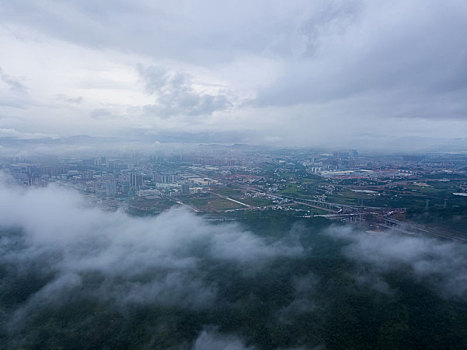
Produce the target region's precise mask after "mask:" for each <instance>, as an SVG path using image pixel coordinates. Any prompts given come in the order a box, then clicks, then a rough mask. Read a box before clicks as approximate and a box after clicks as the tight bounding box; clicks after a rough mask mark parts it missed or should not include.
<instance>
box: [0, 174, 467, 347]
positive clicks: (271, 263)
mask: <svg viewBox="0 0 467 350" xmlns="http://www.w3.org/2000/svg"><path fill="white" fill-rule="evenodd" d="M0 194H1V195H0V222H1V238H0V250H1V251H0V273H1V277H2V278H1V284H0V307H1V309H0V312H1V314H2V315H3V316H2V321H1V325H0V327H1V333H0V336H1V339H3V340H2V341H3V344H4V347H5V348H7V349H13V348H20V347H22V346H27V345H28V344H29V343H34V344H37V345H38V346H39V347H43V348H47V347H49V348H54V347H53V346H56V347H57V346H59V344H61V346H65V345H64V344H69V345H67V346H70V348H89V349H91V348H119V347H121V348H125V344H128V343H127V342H132V343H131V344H133V345H134V346H136V347H138V345H140V346H141V348H145V347H144V346H153V347H156V348H158V347H157V346H160V348H169V347H173V348H180V349H190V348H192V349H207V348H209V349H247V348H248V349H266V348H277V349H286V348H295V349H297V348H303V349H312V348H315V347H317V348H320V347H323V348H324V344H326V345H327V346H328V347H329V348H334V347H333V340H332V337H331V336H330V332H331V333H332V332H338V331H339V329H338V328H339V324H336V323H333V322H335V320H334V319H335V318H336V317H343V318H347V317H349V316H348V315H346V312H348V313H350V314H353V316H352V317H357V316H356V315H355V314H354V313H355V312H357V313H358V312H360V311H359V310H358V308H363V310H366V308H368V307H371V308H377V307H380V308H382V310H381V311H380V312H381V313H378V311H376V310H374V311H372V313H375V314H372V313H370V315H366V317H368V322H370V321H371V320H373V322H375V323H376V324H378V325H379V328H380V329H381V327H387V328H388V332H389V333H388V334H383V335H384V336H385V337H386V338H385V341H386V342H385V344H393V345H394V344H395V343H394V342H397V341H401V339H405V341H410V334H405V333H404V331H405V330H406V328H405V327H407V323H410V321H411V319H410V317H415V315H416V313H415V310H416V309H417V308H418V306H417V305H415V304H414V303H416V302H417V301H416V299H417V298H422V299H423V300H425V301H426V300H429V301H430V302H431V303H434V302H435V301H436V303H441V304H444V305H450V308H449V310H450V311H449V312H450V313H451V316H452V315H455V318H454V319H452V318H451V320H450V321H446V322H448V323H447V324H445V325H444V326H445V327H447V326H451V327H452V326H456V325H457V327H459V326H460V324H458V322H460V321H461V320H463V319H464V320H465V313H461V311H462V310H465V308H466V307H467V247H466V246H465V245H463V244H460V243H451V242H446V241H439V240H436V239H431V238H422V237H417V236H413V237H410V236H401V235H398V234H396V233H394V234H391V235H388V234H385V235H381V234H380V235H377V234H368V233H365V232H359V231H356V230H355V229H352V228H351V227H346V226H336V225H333V226H328V225H324V226H323V225H314V226H309V225H306V224H303V223H294V224H292V225H289V226H287V224H286V225H283V227H281V229H283V230H284V232H281V234H280V235H271V234H267V233H265V232H264V231H263V232H255V231H254V230H250V229H248V224H247V223H243V224H242V223H236V224H226V223H218V224H216V223H213V222H209V221H207V220H206V219H205V218H203V217H202V216H198V215H195V214H194V213H192V212H191V211H190V210H189V209H187V208H173V209H170V210H168V211H166V212H164V213H162V214H160V215H158V216H156V217H144V218H141V217H131V216H128V214H126V213H124V212H121V211H116V212H111V211H104V210H102V209H99V208H97V207H95V206H93V205H91V204H90V203H89V202H88V201H87V199H85V198H84V197H82V196H81V195H80V194H78V193H77V192H74V191H72V190H68V189H64V188H60V187H58V186H49V187H47V188H36V189H24V188H19V187H15V186H12V185H6V184H5V181H3V183H2V185H1V187H0ZM316 227H319V229H317V228H316ZM323 291H326V293H323ZM406 293H415V295H414V296H412V297H411V298H408V299H407V300H405V299H406V298H407V296H406V295H405V294H406ZM349 295H352V296H353V297H352V298H353V299H354V300H353V301H352V298H351V301H350V303H351V305H345V303H347V302H348V301H347V302H344V303H343V304H342V305H341V304H339V303H340V302H342V300H341V299H343V298H348V297H349ZM414 298H415V299H414ZM365 299H367V300H365ZM358 300H359V302H357V304H356V305H354V304H352V303H353V302H355V301H358ZM336 303H337V304H336ZM346 307H347V308H348V310H345V308H346ZM341 308H343V309H341ZM354 309H355V310H354ZM383 310H384V311H383ZM426 312H429V313H431V314H433V313H434V314H436V317H438V319H441V320H443V318H445V317H448V315H444V312H445V311H443V310H439V309H436V308H435V309H432V310H430V309H427V311H426ZM412 314H413V315H412ZM440 315H441V318H440ZM425 316H426V315H425ZM425 316H424V317H425ZM352 317H351V319H352ZM392 317H394V319H392ZM385 318H386V319H385ZM304 320H307V321H308V322H309V324H307V325H306V327H308V328H306V327H305V326H304V325H303V324H302V325H301V326H300V323H302V322H304ZM331 320H334V321H332V322H331ZM353 323H354V327H356V328H355V330H356V332H357V333H358V330H359V327H362V325H361V324H360V323H359V321H358V320H353ZM63 324H65V325H67V327H66V330H61V331H58V330H57V328H56V327H59V326H60V325H63ZM404 324H405V326H404ZM96 327H97V328H96ZM135 327H136V329H135ZM303 327H305V329H304V328H303ZM327 328H331V329H329V330H328V329H327ZM332 328H336V330H334V329H332ZM86 330H87V332H90V333H88V335H86V336H85V338H84V339H81V338H82V337H83V334H82V333H83V331H86ZM281 330H282V331H281ZM285 330H289V331H291V330H292V331H291V332H290V334H289V333H287V332H286V331H285ZM340 331H342V330H340ZM349 331H352V330H349ZM458 331H459V329H458ZM63 332H65V333H63ZM74 332H75V333H76V334H73V333H74ZM167 332H168V333H167ZM135 333H136V334H135ZM383 333H384V332H383ZM80 334H81V335H80ZM122 334H125V337H126V338H122V337H123V336H122ZM293 334H294V335H293ZM119 335H120V336H121V337H120V336H119ZM292 335H293V336H292ZM383 335H379V336H380V337H382V336H383ZM461 335H462V334H458V335H457V336H458V337H461ZM341 336H342V335H341ZM452 336H454V335H451V334H449V333H447V334H445V335H444V337H445V338H446V339H449V337H452ZM44 337H45V338H44ZM336 337H339V334H337V335H336ZM346 337H349V335H347V336H346ZM362 337H363V342H362V344H363V345H364V346H365V345H367V346H368V347H369V346H371V344H375V343H374V342H378V341H382V340H381V339H379V340H378V339H373V335H371V334H367V335H363V336H362ZM401 337H402V338H401ZM404 337H405V338H404ZM441 337H443V336H441ZM366 338H369V339H367V340H365V339H366ZM345 339H347V338H345ZM398 339H399V340H398ZM407 339H408V340H407ZM460 339H463V340H462V341H465V339H466V338H465V337H464V338H460ZM360 341H362V339H360ZM428 341H430V344H433V343H432V341H433V339H427V342H428ZM139 342H141V343H139ZM54 344H55V345H54ZM118 344H119V345H118ZM157 344H159V345H157ZM376 344H377V343H376ZM461 344H462V343H459V347H458V348H459V349H460V348H462V346H461ZM463 344H464V345H465V343H463ZM380 345H381V344H380ZM57 348H59V347H57ZM453 348H455V347H453Z"/></svg>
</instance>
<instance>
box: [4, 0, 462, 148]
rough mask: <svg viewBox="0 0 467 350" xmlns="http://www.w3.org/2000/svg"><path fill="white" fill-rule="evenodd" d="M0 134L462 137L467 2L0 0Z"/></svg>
mask: <svg viewBox="0 0 467 350" xmlns="http://www.w3.org/2000/svg"><path fill="white" fill-rule="evenodd" d="M0 21H1V25H0V46H1V48H2V49H1V50H0V140H12V139H13V140H16V139H19V140H29V139H39V138H43V137H51V138H60V137H70V136H75V135H89V136H93V137H116V138H124V137H129V136H130V137H133V138H138V137H142V136H144V137H145V138H148V137H149V138H150V139H151V138H152V139H153V140H154V141H155V142H157V141H160V140H164V139H167V138H172V139H173V138H176V139H177V142H183V141H186V142H191V141H193V140H195V141H196V142H199V140H200V139H202V140H203V141H204V142H225V143H248V144H263V145H281V146H311V147H316V146H319V147H349V148H350V147H353V148H359V149H377V148H379V149H383V148H388V149H397V150H400V149H405V148H408V149H414V148H415V149H418V150H423V149H427V150H433V149H436V147H438V148H441V149H449V150H453V149H455V150H458V151H463V150H465V149H466V145H467V138H466V137H465V135H467V113H466V112H467V36H466V35H465V33H466V32H467V3H466V2H465V1H461V0H452V1H448V2H440V1H435V0H424V1H422V0H411V1H405V0H404V1H403V0H396V1H391V2H387V1H368V0H350V1H338V0H336V1H334V0H333V1H325V0H313V1H304V0H297V1H288V2H283V1H276V0H273V1H265V0H253V1H248V2H240V3H238V2H227V1H216V2H213V1H205V0H201V1H188V0H185V1H173V2H162V1H157V2H154V1H144V0H138V1H131V2H127V1H120V0H118V1H98V2H96V1H89V0H84V1H79V2H75V1H51V0H49V1H41V2H30V1H21V0H18V1H8V0H1V1H0Z"/></svg>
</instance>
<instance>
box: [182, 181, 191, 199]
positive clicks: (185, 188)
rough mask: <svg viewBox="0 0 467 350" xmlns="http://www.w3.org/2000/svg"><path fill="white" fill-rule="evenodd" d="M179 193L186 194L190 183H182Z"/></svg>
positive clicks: (188, 192)
mask: <svg viewBox="0 0 467 350" xmlns="http://www.w3.org/2000/svg"><path fill="white" fill-rule="evenodd" d="M181 193H182V195H184V196H188V195H189V194H190V185H188V184H182V188H181Z"/></svg>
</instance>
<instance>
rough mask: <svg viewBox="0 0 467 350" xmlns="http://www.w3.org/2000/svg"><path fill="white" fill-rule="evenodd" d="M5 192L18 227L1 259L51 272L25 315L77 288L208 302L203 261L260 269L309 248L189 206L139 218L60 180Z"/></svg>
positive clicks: (8, 226)
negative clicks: (213, 220)
mask: <svg viewBox="0 0 467 350" xmlns="http://www.w3.org/2000/svg"><path fill="white" fill-rule="evenodd" d="M0 193H1V196H0V222H1V228H2V230H3V231H4V232H10V233H9V234H3V235H2V237H1V243H2V244H1V245H0V250H1V252H0V257H1V258H0V261H1V263H2V264H7V265H8V266H9V267H10V268H11V273H18V274H21V271H19V270H18V269H24V270H25V271H27V270H30V269H32V270H37V269H38V271H37V272H38V273H40V275H41V276H43V277H44V278H43V279H44V282H43V283H42V284H43V285H42V286H41V287H40V288H38V289H37V290H36V291H35V292H34V293H32V294H31V295H30V296H29V297H28V299H27V302H26V304H25V306H23V307H22V308H21V309H20V310H19V311H18V312H19V313H18V312H17V315H18V314H21V313H23V312H25V310H28V309H30V308H34V307H36V306H37V305H43V304H48V303H57V302H58V303H60V301H63V302H66V301H67V299H68V298H69V297H70V296H71V295H73V293H72V292H73V291H75V292H78V293H79V294H81V295H87V296H89V297H92V298H98V299H101V300H104V301H111V302H114V303H116V304H128V303H131V304H145V303H159V304H162V305H165V306H177V307H185V308H194V309H199V308H205V307H208V306H210V305H212V304H213V303H214V302H215V301H216V288H217V287H216V284H215V283H214V282H212V283H211V282H207V281H206V278H205V277H206V276H205V272H204V271H203V270H202V269H201V268H200V265H205V264H207V263H209V262H211V263H212V262H218V263H227V264H234V265H237V266H241V267H242V268H243V269H244V270H245V271H246V272H248V271H250V272H251V271H253V272H254V270H255V269H256V268H260V267H261V266H262V264H265V263H267V262H268V261H269V260H272V259H274V258H277V257H281V256H295V255H300V254H301V252H302V248H301V247H300V246H299V245H293V244H292V243H291V242H287V243H285V242H280V241H278V242H277V241H276V242H275V243H270V242H267V241H265V240H263V239H261V238H259V237H258V236H255V235H254V234H252V233H250V232H248V231H245V230H243V229H242V228H241V227H240V226H238V225H235V224H233V225H224V224H223V225H213V224H210V223H208V222H206V221H205V220H204V219H203V218H201V217H198V216H196V215H194V214H192V213H191V212H190V211H188V210H187V209H184V208H177V209H171V210H169V211H167V212H165V213H162V214H161V215H159V216H157V217H152V218H134V217H129V216H128V215H127V214H125V213H123V212H120V211H117V212H107V211H104V210H101V209H98V208H95V207H93V206H91V205H90V204H89V203H87V201H86V200H85V199H84V198H83V197H82V196H81V195H79V194H77V193H75V192H73V191H69V190H65V189H62V188H59V187H55V186H50V187H47V188H39V189H29V190H24V189H20V188H14V187H13V188H12V187H11V186H10V187H7V186H6V185H4V184H2V185H0ZM253 266H254V267H253ZM90 280H93V282H92V283H90V282H89V281H90Z"/></svg>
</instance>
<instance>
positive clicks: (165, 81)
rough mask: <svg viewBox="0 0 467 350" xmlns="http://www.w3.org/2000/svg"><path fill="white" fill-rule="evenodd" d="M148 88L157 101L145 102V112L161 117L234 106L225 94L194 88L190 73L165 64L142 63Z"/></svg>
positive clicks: (205, 112)
mask: <svg viewBox="0 0 467 350" xmlns="http://www.w3.org/2000/svg"><path fill="white" fill-rule="evenodd" d="M140 73H141V75H142V76H143V79H144V81H145V85H146V90H147V91H148V93H150V94H151V95H154V96H155V97H156V103H155V104H153V105H146V106H144V110H145V112H147V113H149V114H154V115H156V116H159V117H170V116H174V115H192V116H196V115H207V114H211V113H213V112H215V111H223V110H226V109H228V108H230V107H231V106H232V104H231V103H230V102H229V99H228V97H227V96H226V95H225V94H218V95H213V94H209V93H205V92H202V91H197V90H196V89H195V88H194V85H193V82H192V80H191V77H190V76H189V75H187V74H184V73H179V72H170V71H167V70H165V69H163V68H162V67H156V66H151V67H147V68H142V67H140Z"/></svg>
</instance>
